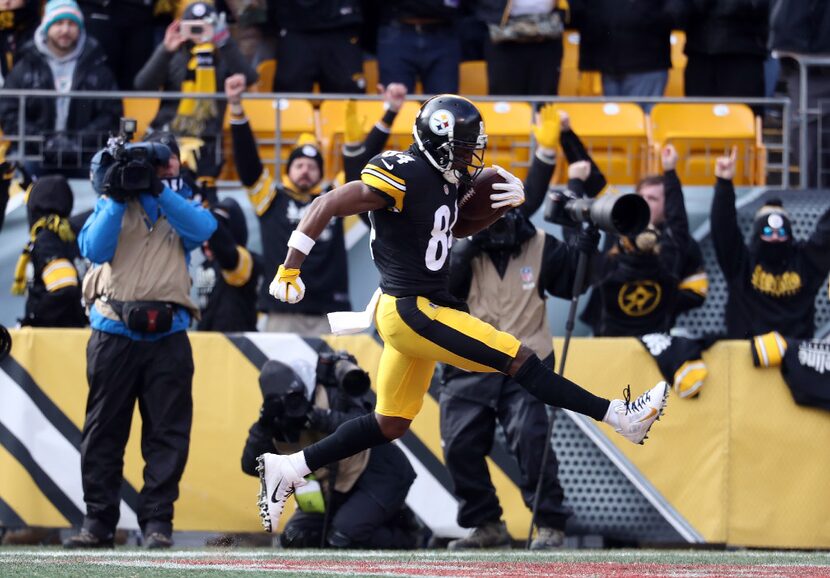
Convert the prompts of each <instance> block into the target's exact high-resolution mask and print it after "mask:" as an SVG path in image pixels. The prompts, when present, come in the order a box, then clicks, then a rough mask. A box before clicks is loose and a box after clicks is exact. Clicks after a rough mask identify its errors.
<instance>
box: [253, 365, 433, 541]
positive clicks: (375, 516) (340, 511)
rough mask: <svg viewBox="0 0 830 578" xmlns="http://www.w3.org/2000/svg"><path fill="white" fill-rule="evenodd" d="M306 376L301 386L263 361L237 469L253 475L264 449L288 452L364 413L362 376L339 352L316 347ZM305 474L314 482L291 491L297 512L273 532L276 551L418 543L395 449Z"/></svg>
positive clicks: (283, 368)
mask: <svg viewBox="0 0 830 578" xmlns="http://www.w3.org/2000/svg"><path fill="white" fill-rule="evenodd" d="M312 379H315V380H316V385H314V386H313V387H311V388H308V387H307V386H306V384H304V383H303V380H302V379H301V377H300V376H298V375H297V374H296V373H295V372H294V371H293V370H292V369H291V368H290V367H288V366H287V365H284V364H282V363H280V362H278V361H275V360H270V361H268V362H267V363H266V364H265V365H264V366H263V368H262V372H261V373H260V377H259V384H260V388H261V389H262V395H263V405H262V408H261V410H260V418H259V420H258V421H257V422H256V423H254V425H252V426H251V429H250V431H249V432H248V440H247V441H246V442H245V448H244V450H243V452H242V470H243V471H244V472H245V473H247V474H250V475H252V476H258V472H257V456H259V455H260V454H262V453H264V452H274V451H275V449H276V452H277V453H281V454H284V455H287V454H290V453H293V452H295V451H298V450H300V449H302V448H303V447H305V446H307V445H309V444H311V443H313V442H315V441H317V440H320V439H322V438H324V437H326V436H327V435H329V434H330V433H332V432H333V431H334V430H335V429H337V428H338V426H340V425H341V424H342V423H344V422H346V421H348V420H350V419H352V418H355V417H358V416H361V415H363V414H368V413H371V411H372V407H373V403H372V401H371V399H370V398H369V375H368V374H367V373H366V372H365V371H363V370H362V369H360V368H359V367H358V366H357V364H356V360H355V358H354V357H353V356H351V355H349V354H348V353H346V352H345V351H338V352H321V353H320V357H319V361H318V364H317V369H316V375H315V376H314V378H312ZM309 389H311V390H312V391H311V392H309ZM312 475H313V479H314V480H316V482H317V484H316V485H315V483H314V482H313V481H309V483H308V484H307V485H306V486H304V487H303V488H302V490H301V492H298V495H297V504H298V506H299V511H298V512H297V513H296V514H294V516H293V517H292V518H291V519H290V520H289V521H288V523H287V524H286V526H285V529H284V530H283V533H282V534H281V535H280V543H281V544H282V546H283V547H284V548H308V547H319V546H321V545H324V544H325V545H328V546H330V547H334V548H372V549H378V548H394V549H411V548H414V547H416V546H417V545H418V544H417V539H418V528H417V524H416V523H415V521H414V518H413V515H412V513H411V511H409V510H408V509H407V508H406V506H405V504H404V500H405V498H406V494H407V492H408V491H409V487H410V486H411V485H412V482H413V481H414V479H415V472H414V471H413V469H412V466H411V465H410V464H409V461H408V460H407V459H406V456H405V455H404V454H403V452H402V451H401V450H400V449H398V448H397V447H396V446H394V445H392V444H386V445H384V446H379V447H376V448H373V449H371V450H365V451H362V452H360V453H358V454H356V455H354V456H352V457H349V458H346V459H344V460H341V461H339V462H337V463H336V464H332V465H329V466H326V467H324V468H320V469H319V470H316V471H314V472H313V474H312ZM311 479H312V476H309V480H311ZM309 490H311V491H309ZM324 538H325V539H324Z"/></svg>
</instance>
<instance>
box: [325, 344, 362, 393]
mask: <svg viewBox="0 0 830 578" xmlns="http://www.w3.org/2000/svg"><path fill="white" fill-rule="evenodd" d="M317 382H318V383H320V384H322V385H324V386H326V387H339V388H340V389H342V390H343V391H344V392H346V393H347V394H348V395H350V396H352V397H360V396H362V395H363V394H365V393H366V392H367V391H369V387H370V385H371V381H370V379H369V374H368V373H366V372H365V371H363V370H362V369H360V367H359V366H358V365H357V359H355V357H354V356H353V355H351V354H349V353H346V352H345V351H333V352H321V353H320V356H319V357H318V358H317Z"/></svg>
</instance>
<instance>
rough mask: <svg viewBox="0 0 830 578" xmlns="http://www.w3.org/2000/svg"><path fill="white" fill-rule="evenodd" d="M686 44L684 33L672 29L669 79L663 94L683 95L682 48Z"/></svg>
mask: <svg viewBox="0 0 830 578" xmlns="http://www.w3.org/2000/svg"><path fill="white" fill-rule="evenodd" d="M685 46H686V33H685V32H683V31H682V30H674V31H673V32H672V33H671V70H669V81H668V83H667V84H666V93H665V96H685V95H686V92H685V89H684V86H685V81H684V74H685V72H686V61H687V60H688V59H687V58H686V54H685V53H684V52H683V48H684V47H685Z"/></svg>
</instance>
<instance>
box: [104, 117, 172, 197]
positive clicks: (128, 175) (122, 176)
mask: <svg viewBox="0 0 830 578" xmlns="http://www.w3.org/2000/svg"><path fill="white" fill-rule="evenodd" d="M136 127H137V123H136V121H135V119H132V118H122V119H121V122H120V124H119V129H118V136H114V137H110V138H109V140H107V146H106V148H105V149H104V150H103V151H101V152H99V153H98V154H96V155H95V157H94V158H93V159H92V167H91V170H92V178H93V185H95V184H98V185H99V190H98V192H100V193H104V194H106V195H109V196H110V197H112V198H113V199H115V200H116V201H119V202H123V201H125V200H127V199H130V198H134V197H137V196H138V195H139V194H140V193H146V192H149V191H151V190H152V186H153V179H154V178H155V176H156V168H157V167H160V166H165V165H166V164H167V163H168V162H169V161H170V155H171V152H170V149H169V148H168V147H167V146H166V145H163V144H161V143H157V142H143V143H131V142H130V141H131V140H132V139H133V136H134V135H135V131H136ZM100 171H104V172H103V175H99V174H98V173H99V172H100ZM99 179H100V180H99ZM96 181H99V182H97V183H96Z"/></svg>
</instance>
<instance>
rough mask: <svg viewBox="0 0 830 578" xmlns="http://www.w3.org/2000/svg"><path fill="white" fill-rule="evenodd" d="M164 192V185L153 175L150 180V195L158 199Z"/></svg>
mask: <svg viewBox="0 0 830 578" xmlns="http://www.w3.org/2000/svg"><path fill="white" fill-rule="evenodd" d="M163 191H164V183H163V182H162V180H161V179H160V178H158V177H157V176H155V175H153V178H152V179H151V180H150V194H151V195H153V196H154V197H158V196H159V195H161V193H162V192H163Z"/></svg>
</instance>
